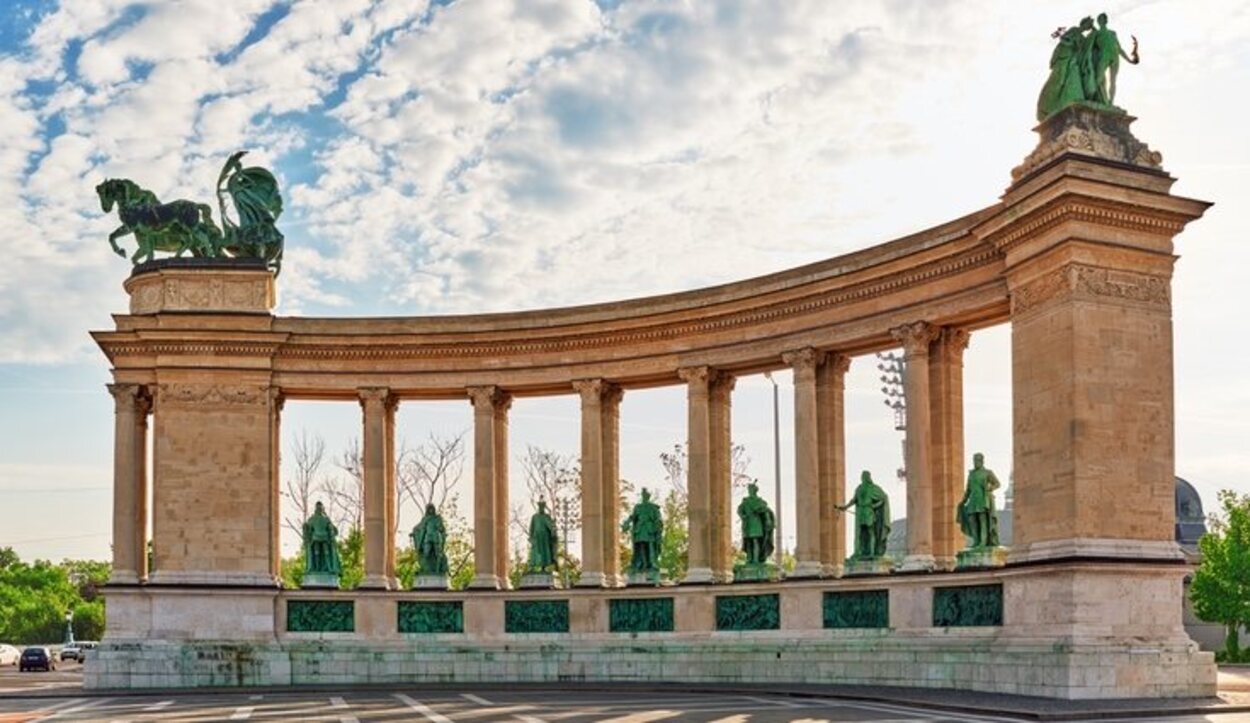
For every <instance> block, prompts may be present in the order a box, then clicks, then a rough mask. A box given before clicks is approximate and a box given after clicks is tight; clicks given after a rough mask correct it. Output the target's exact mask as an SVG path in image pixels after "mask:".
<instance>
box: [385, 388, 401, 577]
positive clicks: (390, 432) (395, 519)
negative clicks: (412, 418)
mask: <svg viewBox="0 0 1250 723" xmlns="http://www.w3.org/2000/svg"><path fill="white" fill-rule="evenodd" d="M398 408H399V397H396V396H395V395H391V396H390V397H389V398H388V399H387V400H386V420H385V422H386V433H385V435H384V439H385V441H386V477H385V483H386V548H385V551H386V579H387V582H388V584H389V585H390V588H391V589H392V590H398V589H399V578H398V577H396V575H395V536H396V533H397V532H398V531H399V490H398V488H397V487H396V482H395V477H396V475H397V474H398V469H397V468H396V466H395V464H396V461H397V460H396V459H395V412H396V411H397V410H398Z"/></svg>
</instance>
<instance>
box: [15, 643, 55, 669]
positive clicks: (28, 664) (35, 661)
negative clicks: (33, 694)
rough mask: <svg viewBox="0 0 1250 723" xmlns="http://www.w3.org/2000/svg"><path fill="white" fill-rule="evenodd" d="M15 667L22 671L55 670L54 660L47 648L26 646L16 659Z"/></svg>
mask: <svg viewBox="0 0 1250 723" xmlns="http://www.w3.org/2000/svg"><path fill="white" fill-rule="evenodd" d="M17 669H18V670H19V671H21V672H23V673H25V672H26V671H28V670H45V671H52V670H56V660H55V659H53V657H52V654H51V653H49V652H48V649H47V648H27V649H25V650H23V651H22V659H21V660H19V661H17Z"/></svg>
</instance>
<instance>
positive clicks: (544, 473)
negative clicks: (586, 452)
mask: <svg viewBox="0 0 1250 723" xmlns="http://www.w3.org/2000/svg"><path fill="white" fill-rule="evenodd" d="M521 470H522V472H523V473H524V475H525V486H526V488H528V489H529V493H530V500H531V501H533V502H537V501H538V500H540V499H542V500H546V501H547V506H548V508H549V509H550V511H551V516H552V517H554V518H555V520H556V524H557V525H559V526H560V527H561V537H562V539H563V540H564V542H565V544H568V538H569V534H568V532H569V530H573V529H578V528H580V527H581V524H582V510H581V498H582V471H581V465H580V464H578V462H577V461H576V460H575V459H574V458H573V457H570V456H565V455H562V454H559V453H557V452H553V451H551V450H549V449H542V448H541V447H535V446H534V445H532V444H531V445H529V446H527V447H526V448H525V456H523V457H522V458H521ZM517 512H519V511H518V510H514V514H513V522H514V524H518V525H520V526H521V529H522V530H524V531H526V533H528V529H527V527H528V522H526V520H528V519H529V515H526V514H517Z"/></svg>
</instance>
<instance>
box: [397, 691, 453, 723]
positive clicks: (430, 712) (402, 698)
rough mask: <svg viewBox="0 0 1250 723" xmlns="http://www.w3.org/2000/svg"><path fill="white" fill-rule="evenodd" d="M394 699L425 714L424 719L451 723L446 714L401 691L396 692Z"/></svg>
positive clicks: (435, 722) (437, 722) (434, 722)
mask: <svg viewBox="0 0 1250 723" xmlns="http://www.w3.org/2000/svg"><path fill="white" fill-rule="evenodd" d="M395 699H396V700H398V701H399V702H401V703H403V704H404V705H406V706H408V707H409V708H411V709H413V710H415V711H416V712H418V713H420V714H421V715H423V716H425V719H426V720H428V721H433V723H451V719H450V718H448V717H447V716H445V715H442V714H440V713H438V712H436V711H435V710H434V709H433V708H430V707H429V706H427V705H425V704H424V703H422V702H421V701H418V700H413V699H412V698H409V697H408V696H406V695H404V694H403V693H396V694H395Z"/></svg>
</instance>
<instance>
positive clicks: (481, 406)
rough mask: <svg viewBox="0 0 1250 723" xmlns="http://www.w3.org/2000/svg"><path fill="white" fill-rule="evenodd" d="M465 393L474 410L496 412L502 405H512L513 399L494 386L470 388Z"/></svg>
mask: <svg viewBox="0 0 1250 723" xmlns="http://www.w3.org/2000/svg"><path fill="white" fill-rule="evenodd" d="M465 391H466V392H467V393H468V395H469V401H470V402H471V403H472V404H473V408H474V409H475V410H478V411H487V412H490V411H494V409H495V408H496V407H497V406H499V405H501V404H511V403H512V397H511V396H510V395H509V394H508V393H507V392H505V391H503V390H502V389H500V388H499V387H497V386H494V385H488V386H481V387H468V388H467V389H465Z"/></svg>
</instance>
